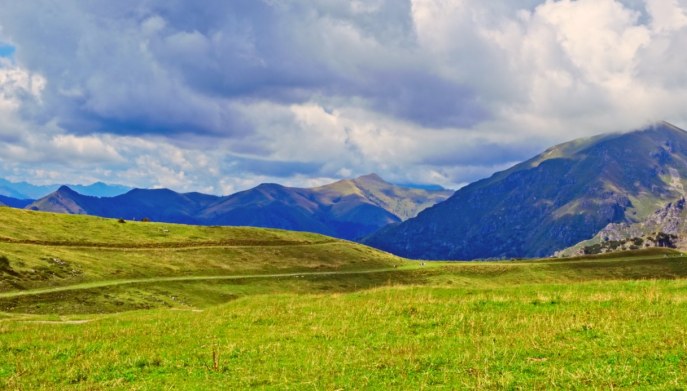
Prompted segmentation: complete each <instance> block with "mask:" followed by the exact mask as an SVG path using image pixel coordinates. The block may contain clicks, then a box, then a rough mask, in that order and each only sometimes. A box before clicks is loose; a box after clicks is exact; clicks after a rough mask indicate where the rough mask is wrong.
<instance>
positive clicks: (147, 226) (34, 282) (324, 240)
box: [0, 208, 404, 292]
mask: <svg viewBox="0 0 687 391" xmlns="http://www.w3.org/2000/svg"><path fill="white" fill-rule="evenodd" d="M403 263H404V261H403V260H401V259H400V258H397V257H394V256H391V255H389V254H386V253H383V252H380V251H376V250H373V249H371V248H368V247H364V246H360V245H358V244H355V243H351V242H346V241H341V240H334V239H331V238H328V237H325V236H322V235H317V234H311V233H303V232H289V231H282V230H272V229H259V228H237V227H196V226H184V225H175V224H157V223H141V222H126V223H119V222H117V220H111V219H102V218H96V217H90V216H70V215H58V214H48V213H38V212H31V211H23V210H16V209H9V208H0V292H3V291H4V292H8V291H14V290H23V289H31V288H41V287H49V286H62V285H72V284H77V283H84V282H89V281H100V280H111V279H126V278H145V277H151V278H152V277H165V276H180V275H186V276H193V275H236V274H257V273H276V272H288V271H307V270H358V269H373V268H384V267H387V268H388V267H392V266H394V265H401V264H403Z"/></svg>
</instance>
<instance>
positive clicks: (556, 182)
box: [365, 122, 687, 260]
mask: <svg viewBox="0 0 687 391" xmlns="http://www.w3.org/2000/svg"><path fill="white" fill-rule="evenodd" d="M686 179H687V133H686V132H685V131H684V130H682V129H679V128H677V127H675V126H673V125H671V124H669V123H666V122H662V123H657V124H654V125H651V126H649V127H647V128H645V129H641V130H637V131H634V132H629V133H621V134H606V135H601V136H597V137H592V138H587V139H579V140H574V141H571V142H568V143H564V144H560V145H557V146H555V147H552V148H550V149H548V150H547V151H545V152H544V153H542V154H540V155H538V156H535V157H534V158H532V159H530V160H528V161H526V162H523V163H520V164H518V165H516V166H514V167H512V168H510V169H508V170H505V171H502V172H499V173H496V174H494V175H493V176H492V177H490V178H487V179H483V180H481V181H478V182H475V183H473V184H471V185H468V186H466V187H464V188H461V189H460V190H458V191H456V193H455V194H454V195H453V196H452V197H451V198H449V199H448V200H447V201H444V202H442V203H439V204H437V205H435V206H433V207H431V208H428V209H426V210H425V211H423V212H422V213H420V214H419V215H418V217H416V218H413V219H409V220H408V221H406V222H404V223H401V224H399V225H397V226H391V227H388V228H385V229H383V230H381V231H379V232H378V233H376V234H374V235H372V236H371V237H370V238H368V239H366V240H365V242H366V243H367V244H369V245H372V246H374V247H377V248H380V249H383V250H386V251H389V252H392V253H394V254H397V255H401V256H406V257H411V258H427V259H468V260H469V259H476V258H508V257H537V256H548V255H551V254H553V253H554V252H555V251H557V250H561V249H564V248H566V247H568V246H571V245H574V244H576V243H578V242H580V241H582V240H585V239H589V238H591V237H593V236H594V235H595V234H596V233H597V232H599V231H600V230H601V229H602V228H604V227H606V226H607V225H608V224H610V223H622V222H625V223H634V222H638V221H641V220H642V219H644V218H646V217H647V216H649V215H650V214H651V213H653V212H654V211H655V210H656V209H658V208H659V207H660V206H662V205H664V204H665V203H666V202H669V201H673V200H676V199H678V198H679V197H681V196H683V195H684V194H685V186H686V185H687V181H686Z"/></svg>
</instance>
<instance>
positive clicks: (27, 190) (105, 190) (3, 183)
mask: <svg viewBox="0 0 687 391" xmlns="http://www.w3.org/2000/svg"><path fill="white" fill-rule="evenodd" d="M60 186H61V185H44V186H41V185H34V184H31V183H27V182H11V181H8V180H6V179H2V178H0V196H5V197H11V198H15V199H20V200H27V199H31V200H35V199H38V198H41V197H44V196H46V195H48V194H50V193H52V192H54V191H56V190H57V189H59V188H60ZM68 186H69V187H70V188H71V189H73V190H75V191H77V192H79V193H80V194H83V195H89V196H94V197H114V196H117V195H120V194H124V193H126V192H127V191H129V190H131V188H130V187H126V186H122V185H110V184H106V183H103V182H96V183H93V184H90V185H68Z"/></svg>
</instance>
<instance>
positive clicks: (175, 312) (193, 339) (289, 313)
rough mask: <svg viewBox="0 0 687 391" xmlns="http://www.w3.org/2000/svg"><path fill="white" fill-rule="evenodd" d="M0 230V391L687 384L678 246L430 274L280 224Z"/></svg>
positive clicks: (40, 221) (37, 221) (65, 224)
mask: <svg viewBox="0 0 687 391" xmlns="http://www.w3.org/2000/svg"><path fill="white" fill-rule="evenodd" d="M27 221H29V222H31V226H30V228H26V229H24V225H27V223H26V222H27ZM0 224H2V225H1V226H0V238H2V239H0V240H2V243H0V277H1V278H2V284H3V285H1V286H2V290H0V308H1V309H0V311H1V312H0V357H1V359H0V389H1V388H7V389H21V390H36V389H46V390H53V389H84V390H92V389H96V390H97V389H103V390H105V389H107V390H109V389H123V390H129V389H179V390H182V389H183V390H186V389H199V390H208V389H210V390H211V389H218V390H220V389H244V388H260V389H280V390H281V389H296V390H300V389H306V390H308V389H312V390H321V389H551V388H576V389H637V388H639V389H675V390H677V389H684V384H687V328H685V327H684V325H685V324H687V280H685V278H686V277H687V258H685V257H684V256H682V255H681V254H680V253H677V252H674V251H671V250H658V249H654V250H648V251H643V252H637V253H625V254H616V255H614V256H608V255H606V256H602V257H598V258H578V259H561V260H554V259H547V260H540V261H514V262H480V263H428V264H427V265H425V266H423V265H422V264H421V263H419V262H410V261H405V260H402V259H398V258H396V257H393V256H390V255H388V254H384V253H381V252H377V251H375V250H372V249H369V248H366V247H362V246H359V245H356V244H353V243H349V242H342V241H335V240H332V239H329V238H326V237H322V236H319V235H312V234H301V233H291V232H284V231H276V230H258V229H248V228H243V229H232V228H209V227H208V228H199V227H184V226H175V225H163V224H149V223H125V224H120V223H117V222H116V221H112V220H104V219H95V218H89V217H80V216H57V215H50V214H40V213H32V212H23V211H14V210H8V209H0ZM27 226H28V225H27ZM69 227H72V228H69ZM80 227H83V228H80ZM165 231H167V232H165ZM3 257H4V258H3ZM46 258H47V259H48V260H47V261H46ZM2 259H5V260H6V261H5V262H4V263H3V261H2ZM53 259H58V260H59V262H56V261H53ZM61 263H64V264H66V266H65V265H62V264H61ZM3 265H4V266H3ZM40 268H47V269H40ZM70 270H77V271H79V273H70V272H68V271H70ZM51 272H52V273H51Z"/></svg>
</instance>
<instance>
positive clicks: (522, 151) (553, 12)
mask: <svg viewBox="0 0 687 391" xmlns="http://www.w3.org/2000/svg"><path fill="white" fill-rule="evenodd" d="M0 5H2V8H3V12H2V13H1V14H0V48H4V49H3V50H2V51H1V53H0V160H1V163H0V174H1V176H4V177H8V178H12V179H22V180H29V181H33V182H38V183H45V182H55V181H57V182H70V183H74V182H81V183H85V182H90V181H96V180H104V181H108V182H118V183H123V184H127V185H132V186H143V187H172V188H175V189H177V190H197V191H206V192H213V193H219V194H223V193H229V192H233V191H236V190H240V189H244V188H246V187H250V186H253V185H256V184H258V183H260V182H280V183H285V184H289V185H299V186H309V185H314V184H319V183H323V182H327V181H329V180H332V179H336V178H340V177H347V176H352V175H359V174H365V173H368V172H373V171H374V172H377V173H379V174H380V175H382V176H383V177H385V178H388V179H390V180H392V181H396V182H400V183H411V182H415V183H439V184H442V185H445V186H448V187H457V186H461V185H462V184H465V183H467V182H470V181H473V180H475V179H479V178H481V177H484V176H488V175H490V174H491V173H492V172H494V171H495V170H498V169H502V168H505V167H507V166H508V165H510V164H513V163H514V162H517V161H519V160H522V159H525V158H527V157H529V156H530V155H532V154H535V153H538V152H540V151H541V150H543V149H544V148H546V147H547V146H549V145H551V144H554V143H558V142H562V141H566V140H569V139H571V138H574V137H581V136H589V135H593V134H597V133H600V132H608V131H622V130H629V129H634V128H638V127H640V126H643V125H644V124H646V123H648V122H651V121H656V120H662V119H665V120H669V121H672V122H674V123H675V124H676V125H678V126H685V125H687V110H685V107H684V104H683V102H685V101H686V99H685V98H687V73H685V72H684V70H683V69H684V64H686V63H687V50H685V48H687V0H646V1H640V0H633V1H630V0H628V1H620V0H577V1H569V0H559V1H551V0H549V1H545V2H544V1H535V0H509V1H506V0H494V1H489V2H484V1H478V0H408V1H400V0H393V1H392V0H367V1H355V0H354V1H352V0H328V1H324V0H314V1H313V0H285V1H272V0H237V1H231V2H226V1H219V0H208V1H203V2H185V1H178V0H171V1H170V0H166V1H162V0H143V1H133V0H123V1H118V2H112V1H106V0H94V1H89V2H83V1H77V0H60V1H57V0H35V1H31V2H11V1H9V0H0Z"/></svg>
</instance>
